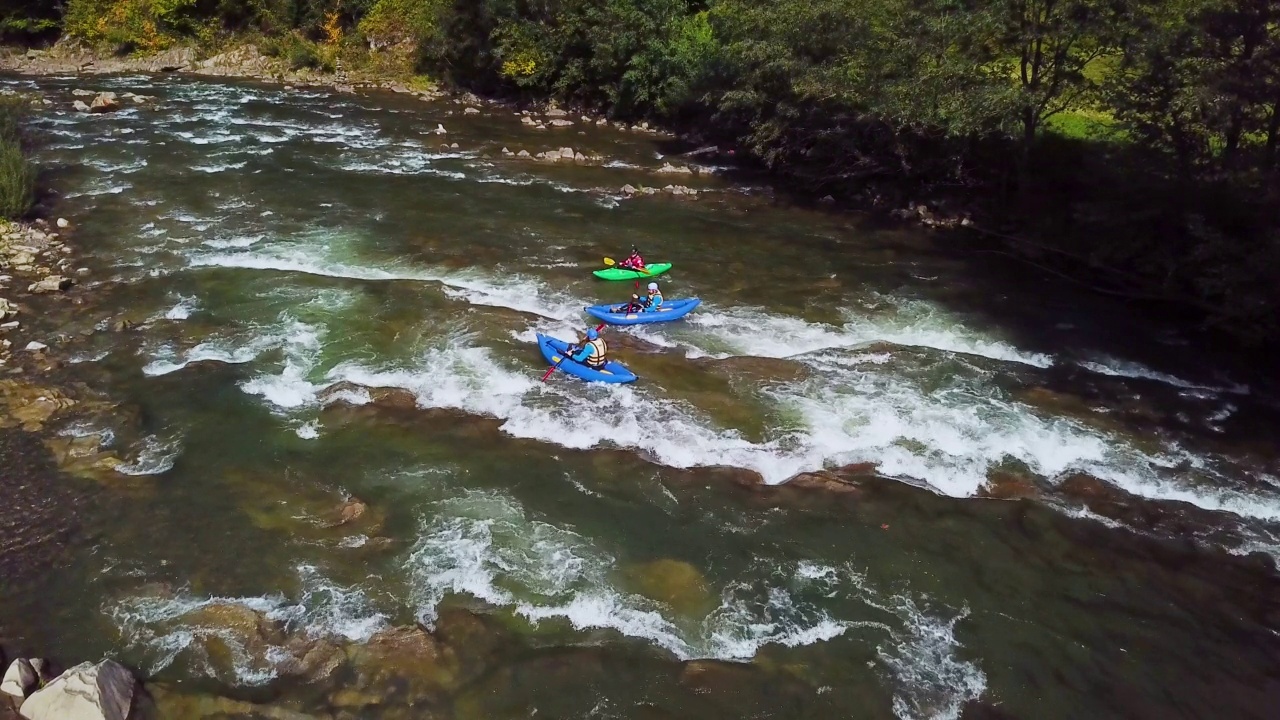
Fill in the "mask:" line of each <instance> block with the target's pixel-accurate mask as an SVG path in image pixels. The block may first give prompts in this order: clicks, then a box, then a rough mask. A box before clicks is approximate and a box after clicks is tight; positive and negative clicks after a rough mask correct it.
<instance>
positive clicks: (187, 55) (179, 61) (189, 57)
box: [143, 47, 196, 72]
mask: <svg viewBox="0 0 1280 720" xmlns="http://www.w3.org/2000/svg"><path fill="white" fill-rule="evenodd" d="M195 62H196V51H195V48H189V47H178V48H173V49H171V50H166V51H165V52H162V53H160V54H159V55H156V56H155V57H153V58H151V59H150V60H149V61H147V63H146V65H145V66H144V68H143V69H144V70H147V71H150V72H176V71H178V70H183V69H186V68H188V67H190V66H191V65H194V64H195Z"/></svg>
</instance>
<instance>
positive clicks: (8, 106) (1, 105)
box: [0, 95, 31, 143]
mask: <svg viewBox="0 0 1280 720" xmlns="http://www.w3.org/2000/svg"><path fill="white" fill-rule="evenodd" d="M30 112H31V101H30V100H29V99H27V98H25V97H22V96H21V95H0V142H6V143H18V142H19V140H20V137H21V129H22V122H23V121H24V120H26V118H27V115H28V114H29V113H30Z"/></svg>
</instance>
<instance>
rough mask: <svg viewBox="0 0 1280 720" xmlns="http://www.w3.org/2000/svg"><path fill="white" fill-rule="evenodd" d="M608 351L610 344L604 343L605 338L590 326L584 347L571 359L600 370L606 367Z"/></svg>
mask: <svg viewBox="0 0 1280 720" xmlns="http://www.w3.org/2000/svg"><path fill="white" fill-rule="evenodd" d="M607 352H609V346H608V345H605V344H604V338H602V337H600V333H598V332H596V329H595V328H589V329H588V330H587V340H586V342H584V343H582V347H581V348H579V349H578V351H577V352H576V353H574V354H573V355H571V356H570V358H569V359H571V360H573V361H574V362H579V363H582V364H583V365H586V366H587V367H589V368H592V369H593V370H599V369H601V368H603V367H604V364H605V362H606V359H605V353H607Z"/></svg>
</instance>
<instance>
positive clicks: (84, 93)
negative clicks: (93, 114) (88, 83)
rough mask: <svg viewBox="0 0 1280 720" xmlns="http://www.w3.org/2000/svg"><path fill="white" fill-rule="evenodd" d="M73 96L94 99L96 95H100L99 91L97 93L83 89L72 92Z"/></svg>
mask: <svg viewBox="0 0 1280 720" xmlns="http://www.w3.org/2000/svg"><path fill="white" fill-rule="evenodd" d="M71 94H72V95H74V96H76V97H93V96H94V95H97V94H98V91H97V90H85V89H83V88H76V89H75V90H72V91H71Z"/></svg>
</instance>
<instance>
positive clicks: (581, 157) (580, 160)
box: [573, 153, 587, 163]
mask: <svg viewBox="0 0 1280 720" xmlns="http://www.w3.org/2000/svg"><path fill="white" fill-rule="evenodd" d="M573 161H574V162H576V163H584V162H586V161H587V156H586V155H583V154H582V153H574V154H573Z"/></svg>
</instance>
